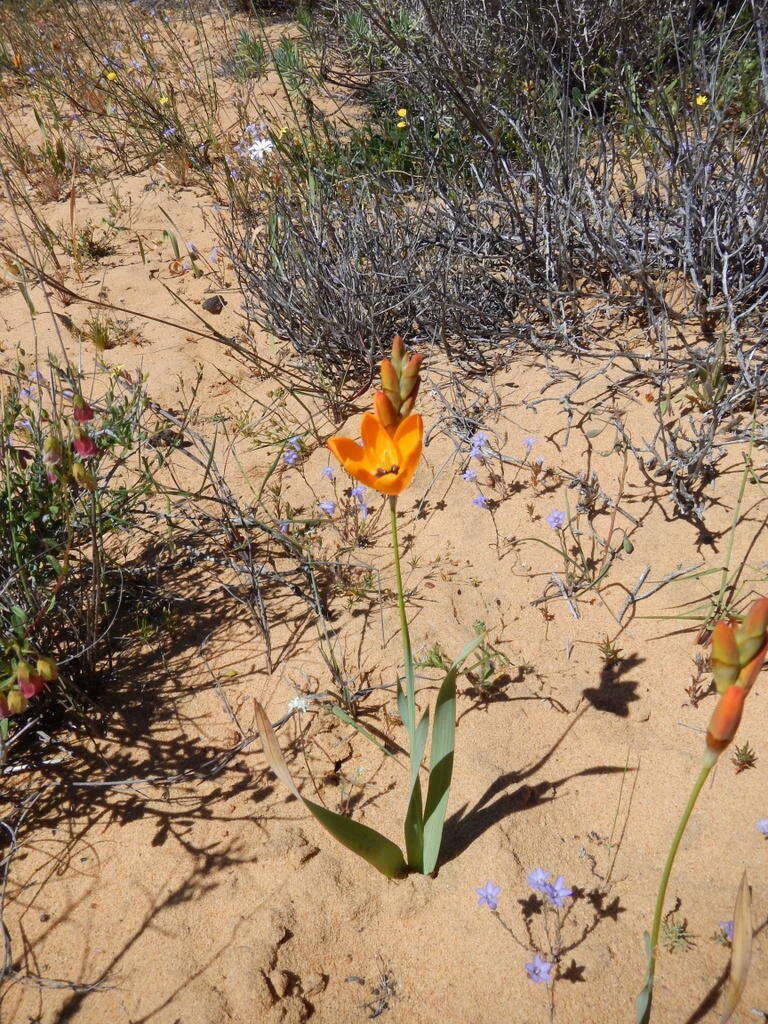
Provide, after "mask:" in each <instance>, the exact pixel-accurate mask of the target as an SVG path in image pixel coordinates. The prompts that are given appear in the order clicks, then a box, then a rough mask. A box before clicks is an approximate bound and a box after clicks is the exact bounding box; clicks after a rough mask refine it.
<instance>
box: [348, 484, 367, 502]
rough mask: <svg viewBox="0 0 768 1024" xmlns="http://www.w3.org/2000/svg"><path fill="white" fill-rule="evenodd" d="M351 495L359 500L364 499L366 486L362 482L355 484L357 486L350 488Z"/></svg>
mask: <svg viewBox="0 0 768 1024" xmlns="http://www.w3.org/2000/svg"><path fill="white" fill-rule="evenodd" d="M349 496H350V498H356V499H357V500H358V501H362V500H363V498H364V496H365V488H364V487H363V485H362V484H355V486H354V487H352V488H351V489H350V492H349Z"/></svg>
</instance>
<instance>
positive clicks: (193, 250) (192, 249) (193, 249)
mask: <svg viewBox="0 0 768 1024" xmlns="http://www.w3.org/2000/svg"><path fill="white" fill-rule="evenodd" d="M187 252H188V253H189V255H190V256H199V255H200V253H199V250H198V248H197V246H196V245H195V243H194V242H187Z"/></svg>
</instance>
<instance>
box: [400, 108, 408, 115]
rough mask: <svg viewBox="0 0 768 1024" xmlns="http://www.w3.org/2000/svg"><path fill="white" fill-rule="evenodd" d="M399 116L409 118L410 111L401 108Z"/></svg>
mask: <svg viewBox="0 0 768 1024" xmlns="http://www.w3.org/2000/svg"><path fill="white" fill-rule="evenodd" d="M397 116H398V117H407V116H408V111H407V110H406V109H405V107H400V109H399V110H398V112H397Z"/></svg>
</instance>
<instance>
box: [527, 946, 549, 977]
mask: <svg viewBox="0 0 768 1024" xmlns="http://www.w3.org/2000/svg"><path fill="white" fill-rule="evenodd" d="M553 967H554V964H551V963H549V962H548V961H547V960H542V958H541V957H540V956H539V954H538V953H537V954H536V955H535V956H534V958H533V960H532V961H531V962H530V963H529V964H526V965H525V969H526V971H527V972H528V977H529V978H530V980H531V981H537V982H538V981H543V982H545V983H546V984H548V983H549V982H550V980H551V979H550V977H549V976H550V974H551V972H552V968H553Z"/></svg>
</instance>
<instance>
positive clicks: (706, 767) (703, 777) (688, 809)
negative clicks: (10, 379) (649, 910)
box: [640, 750, 717, 1024]
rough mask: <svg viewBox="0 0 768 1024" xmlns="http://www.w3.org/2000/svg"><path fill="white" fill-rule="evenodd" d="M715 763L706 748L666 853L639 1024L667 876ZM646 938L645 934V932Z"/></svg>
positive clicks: (643, 1023) (643, 1020) (650, 981)
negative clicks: (699, 769)
mask: <svg viewBox="0 0 768 1024" xmlns="http://www.w3.org/2000/svg"><path fill="white" fill-rule="evenodd" d="M716 763H717V755H716V754H715V753H714V752H713V751H710V750H707V752H706V754H705V756H704V764H703V765H702V766H701V771H700V772H699V774H698V777H697V779H696V781H695V782H694V784H693V789H692V790H691V795H690V796H689V797H688V803H687V804H686V805H685V810H684V811H683V814H682V817H681V818H680V822H679V824H678V826H677V831H676V832H675V835H674V838H673V839H672V845H671V847H670V848H669V853H668V855H667V861H666V864H665V865H664V870H663V872H662V874H661V881H660V883H659V894H658V896H657V897H656V910H655V912H654V915H653V927H652V928H651V941H650V946H649V948H648V974H647V980H646V985H645V989H644V990H643V991H644V992H645V991H647V992H648V1002H647V1005H646V1009H645V1014H644V1016H643V1017H642V1018H641V1020H640V1024H646V1022H647V1021H649V1020H650V1018H651V996H652V993H653V976H654V972H655V970H656V947H657V946H658V942H659V932H660V930H661V917H662V913H663V911H664V900H665V899H666V895H667V886H668V885H669V876H670V874H671V873H672V865H673V864H674V863H675V857H676V856H677V850H678V847H679V846H680V841H681V839H682V838H683V833H684V832H685V829H686V827H687V825H688V820H689V819H690V817H691V813H692V812H693V808H694V807H695V806H696V801H697V800H698V797H699V793H700V792H701V790H702V787H703V785H704V783H705V782H706V781H707V779H708V777H709V773H710V772H711V771H712V769H713V768H714V766H715V764H716ZM646 938H647V934H646Z"/></svg>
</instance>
